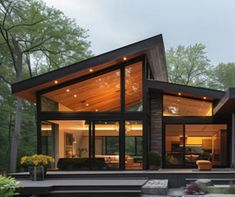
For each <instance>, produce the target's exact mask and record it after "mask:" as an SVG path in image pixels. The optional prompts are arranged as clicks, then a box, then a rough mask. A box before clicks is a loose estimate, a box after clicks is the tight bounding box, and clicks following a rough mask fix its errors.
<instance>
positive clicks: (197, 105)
mask: <svg viewBox="0 0 235 197" xmlns="http://www.w3.org/2000/svg"><path fill="white" fill-rule="evenodd" d="M163 115H164V116H212V102H209V101H204V100H197V99H189V98H184V97H181V96H171V95H164V96H163Z"/></svg>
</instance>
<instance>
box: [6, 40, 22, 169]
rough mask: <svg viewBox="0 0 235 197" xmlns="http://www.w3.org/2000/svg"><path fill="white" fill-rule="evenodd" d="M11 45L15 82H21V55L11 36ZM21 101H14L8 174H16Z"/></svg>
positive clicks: (17, 44) (19, 99)
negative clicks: (13, 55) (13, 57)
mask: <svg viewBox="0 0 235 197" xmlns="http://www.w3.org/2000/svg"><path fill="white" fill-rule="evenodd" d="M12 43H13V46H14V54H15V65H16V82H19V81H21V80H22V70H23V54H22V52H21V49H20V46H19V43H18V42H17V41H16V39H15V37H14V36H12ZM22 103H23V101H22V99H21V98H19V97H17V99H16V115H15V128H14V133H13V135H12V139H11V155H10V169H9V170H10V172H16V166H17V152H18V146H19V141H20V130H21V122H22Z"/></svg>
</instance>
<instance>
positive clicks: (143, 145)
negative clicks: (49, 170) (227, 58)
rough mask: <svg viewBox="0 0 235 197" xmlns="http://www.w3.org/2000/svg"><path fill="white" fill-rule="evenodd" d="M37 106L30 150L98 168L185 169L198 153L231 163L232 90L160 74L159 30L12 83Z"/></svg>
mask: <svg viewBox="0 0 235 197" xmlns="http://www.w3.org/2000/svg"><path fill="white" fill-rule="evenodd" d="M12 93H13V94H14V95H16V96H18V97H21V98H23V99H26V100H28V101H30V102H34V103H36V105H37V150H38V153H43V154H49V155H52V156H53V157H55V159H56V161H58V160H59V159H60V158H71V159H73V158H74V159H76V160H79V159H81V160H82V159H83V160H84V159H85V160H87V161H89V163H90V164H91V165H90V167H92V165H93V164H94V163H95V162H96V161H97V160H102V161H104V162H105V165H106V166H107V168H106V169H117V170H118V169H119V170H124V169H126V170H133V169H134V170H141V169H147V168H148V153H149V152H150V151H154V152H158V153H159V154H160V155H161V156H162V161H163V162H162V167H163V168H187V167H189V168H192V167H195V162H196V161H197V160H199V159H204V160H210V161H211V162H212V164H213V166H214V167H231V166H232V165H233V163H234V159H235V142H234V140H235V115H234V112H235V89H228V91H227V92H223V91H218V90H213V89H207V88H196V87H191V86H184V85H178V84H172V83H169V82H168V81H167V69H166V60H165V51H164V44H163V39H162V36H161V35H158V36H155V37H152V38H149V39H146V40H143V41H140V42H137V43H134V44H131V45H128V46H125V47H122V48H119V49H117V50H114V51H110V52H108V53H105V54H102V55H99V56H95V57H92V58H90V59H87V60H84V61H81V62H78V63H75V64H73V65H70V66H66V67H63V68H60V69H58V70H55V71H51V72H48V73H45V74H42V75H39V76H37V77H33V78H31V79H27V80H24V81H21V82H18V83H15V84H13V85H12Z"/></svg>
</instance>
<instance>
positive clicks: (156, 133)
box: [150, 92, 163, 155]
mask: <svg viewBox="0 0 235 197" xmlns="http://www.w3.org/2000/svg"><path fill="white" fill-rule="evenodd" d="M150 104H151V105H150V117H151V137H150V139H151V143H150V144H151V147H150V148H151V151H154V152H158V153H159V154H160V155H162V143H163V136H162V93H161V92H155V93H151V95H150Z"/></svg>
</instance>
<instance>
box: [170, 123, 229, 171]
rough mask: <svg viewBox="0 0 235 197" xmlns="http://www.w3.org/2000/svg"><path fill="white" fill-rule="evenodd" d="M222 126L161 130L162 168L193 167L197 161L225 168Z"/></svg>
mask: <svg viewBox="0 0 235 197" xmlns="http://www.w3.org/2000/svg"><path fill="white" fill-rule="evenodd" d="M227 141H228V139H227V125H226V124H185V125H183V124H181V125H178V124H168V125H166V126H165V161H166V163H165V164H166V166H169V167H170V166H172V167H174V166H175V167H176V166H181V167H196V161H197V160H208V161H211V162H212V165H213V166H217V167H220V166H221V167H222V166H223V167H226V166H227V165H228V153H227V150H228V146H227V144H228V143H227Z"/></svg>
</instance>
